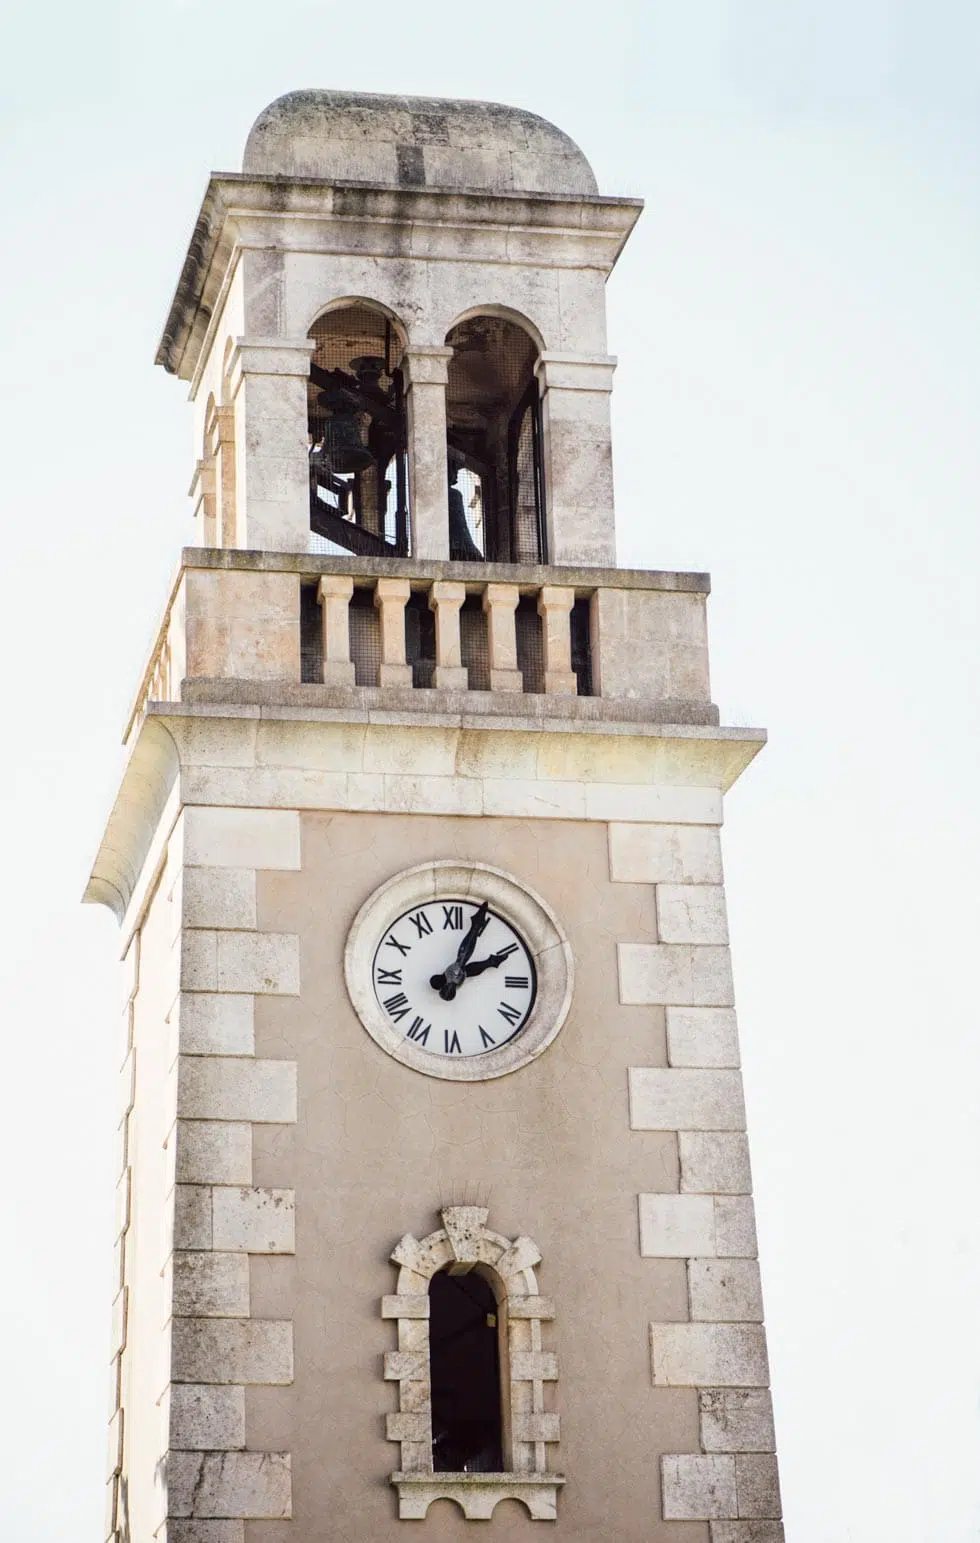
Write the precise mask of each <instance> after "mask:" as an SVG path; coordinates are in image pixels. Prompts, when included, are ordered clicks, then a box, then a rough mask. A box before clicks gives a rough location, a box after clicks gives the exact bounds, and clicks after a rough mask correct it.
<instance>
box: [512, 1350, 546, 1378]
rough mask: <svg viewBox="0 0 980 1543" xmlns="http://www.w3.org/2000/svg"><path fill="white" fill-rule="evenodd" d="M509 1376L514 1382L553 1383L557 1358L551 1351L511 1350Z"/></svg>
mask: <svg viewBox="0 0 980 1543" xmlns="http://www.w3.org/2000/svg"><path fill="white" fill-rule="evenodd" d="M510 1375H511V1379H512V1381H514V1382H555V1381H557V1378H558V1357H557V1356H556V1355H555V1353H554V1351H552V1350H512V1351H511V1354H510Z"/></svg>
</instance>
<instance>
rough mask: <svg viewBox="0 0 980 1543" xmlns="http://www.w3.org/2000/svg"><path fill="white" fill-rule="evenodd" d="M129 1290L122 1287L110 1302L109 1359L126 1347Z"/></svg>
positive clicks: (119, 1353)
mask: <svg viewBox="0 0 980 1543" xmlns="http://www.w3.org/2000/svg"><path fill="white" fill-rule="evenodd" d="M128 1309H129V1291H128V1289H127V1287H125V1286H124V1287H123V1289H122V1291H120V1292H117V1294H116V1299H115V1301H114V1302H113V1304H112V1324H111V1332H110V1336H109V1359H110V1361H111V1360H112V1358H113V1357H114V1356H117V1355H121V1354H122V1352H123V1351H124V1350H125V1348H126V1323H127V1318H128V1316H129V1313H128Z"/></svg>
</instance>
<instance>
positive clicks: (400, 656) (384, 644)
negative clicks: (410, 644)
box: [374, 579, 412, 686]
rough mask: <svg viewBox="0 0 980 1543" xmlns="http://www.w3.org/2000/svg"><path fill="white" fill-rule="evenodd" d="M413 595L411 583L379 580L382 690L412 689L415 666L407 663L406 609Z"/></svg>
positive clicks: (377, 600) (376, 600) (375, 599)
mask: <svg viewBox="0 0 980 1543" xmlns="http://www.w3.org/2000/svg"><path fill="white" fill-rule="evenodd" d="M411 592H412V586H411V584H410V583H409V582H408V580H407V579H379V580H378V582H377V584H376V585H375V589H374V603H375V605H376V606H377V608H378V611H379V613H380V616H379V620H380V626H381V668H380V669H379V671H378V685H379V686H410V685H411V684H412V666H411V665H410V664H406V663H405V606H406V603H407V601H408V598H409V596H410V594H411Z"/></svg>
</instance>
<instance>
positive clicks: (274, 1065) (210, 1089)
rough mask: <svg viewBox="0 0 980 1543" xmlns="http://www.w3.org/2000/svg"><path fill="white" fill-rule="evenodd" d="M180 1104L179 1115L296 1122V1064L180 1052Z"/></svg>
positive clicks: (203, 1118)
mask: <svg viewBox="0 0 980 1543" xmlns="http://www.w3.org/2000/svg"><path fill="white" fill-rule="evenodd" d="M177 1109H178V1112H179V1114H180V1116H181V1119H191V1120H193V1119H201V1120H236V1121H238V1120H251V1121H254V1122H255V1123H256V1124H260V1125H262V1124H266V1125H292V1124H293V1123H294V1122H295V1120H296V1063H295V1061H254V1060H238V1059H233V1058H232V1057H230V1056H228V1057H224V1056H181V1058H180V1066H179V1072H178V1083H177Z"/></svg>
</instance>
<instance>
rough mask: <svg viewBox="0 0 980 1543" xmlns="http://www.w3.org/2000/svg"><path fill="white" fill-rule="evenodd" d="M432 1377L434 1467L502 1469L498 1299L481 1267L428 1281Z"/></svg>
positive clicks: (475, 1470)
mask: <svg viewBox="0 0 980 1543" xmlns="http://www.w3.org/2000/svg"><path fill="white" fill-rule="evenodd" d="M429 1378H430V1382H431V1385H432V1467H433V1469H434V1471H435V1472H436V1473H500V1472H502V1470H503V1466H504V1458H503V1426H502V1417H501V1403H500V1349H499V1331H498V1326H497V1299H496V1297H495V1296H494V1294H493V1291H492V1290H491V1288H490V1286H489V1285H488V1284H487V1282H486V1281H485V1280H484V1279H483V1277H482V1276H481V1275H478V1274H477V1272H476V1270H470V1271H468V1272H467V1273H466V1274H465V1275H462V1274H459V1273H456V1274H454V1273H453V1272H452V1271H447V1270H440V1271H439V1273H438V1274H437V1275H433V1277H432V1280H431V1281H430V1282H429Z"/></svg>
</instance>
